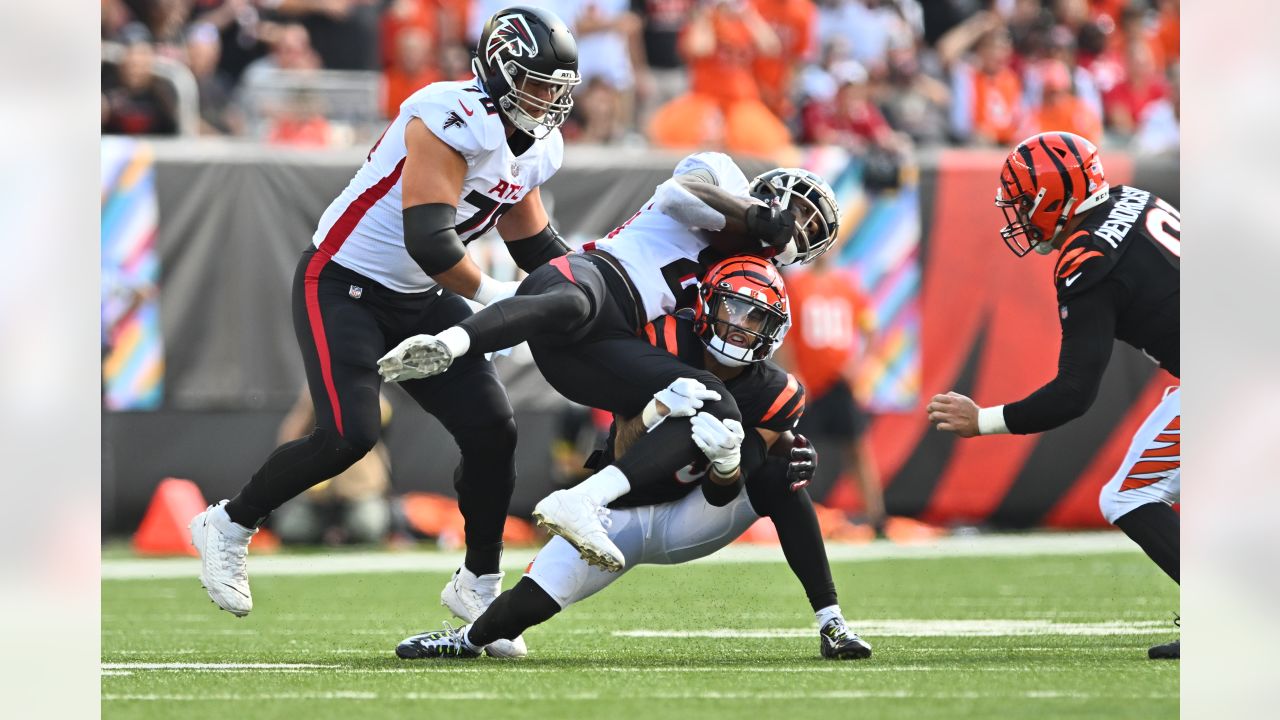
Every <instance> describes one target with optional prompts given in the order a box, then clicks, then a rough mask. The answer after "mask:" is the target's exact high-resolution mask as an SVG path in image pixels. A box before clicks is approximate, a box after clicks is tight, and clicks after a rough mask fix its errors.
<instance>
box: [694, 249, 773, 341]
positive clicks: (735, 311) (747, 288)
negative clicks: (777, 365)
mask: <svg viewBox="0 0 1280 720" xmlns="http://www.w3.org/2000/svg"><path fill="white" fill-rule="evenodd" d="M790 327H791V308H790V305H789V304H788V302H787V287H786V285H784V284H783V283H782V276H781V275H779V274H778V270H777V269H776V268H775V267H774V266H773V263H771V262H769V261H768V260H765V259H763V258H759V257H756V256H754V255H735V256H734V257H730V258H726V259H724V260H721V261H720V262H718V263H716V264H715V265H712V266H711V268H710V269H709V270H707V274H706V275H704V276H703V278H702V282H701V283H700V284H699V286H698V302H697V303H696V304H695V306H694V310H693V329H694V332H696V333H697V334H698V338H699V339H700V340H702V344H703V345H705V346H706V347H707V350H709V351H710V352H711V354H712V355H713V356H714V357H715V358H716V360H718V361H719V362H721V363H723V364H725V365H729V366H732V367H741V366H744V365H749V364H751V363H753V362H759V361H761V360H764V359H766V358H768V357H769V356H771V355H773V353H774V351H775V350H777V349H778V347H779V346H780V345H782V338H783V337H785V336H786V334H787V330H788V329H790Z"/></svg>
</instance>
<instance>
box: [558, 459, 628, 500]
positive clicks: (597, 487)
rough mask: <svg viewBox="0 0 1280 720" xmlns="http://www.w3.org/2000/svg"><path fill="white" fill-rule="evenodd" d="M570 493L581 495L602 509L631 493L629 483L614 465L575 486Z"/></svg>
mask: <svg viewBox="0 0 1280 720" xmlns="http://www.w3.org/2000/svg"><path fill="white" fill-rule="evenodd" d="M572 492H576V493H583V494H585V495H586V496H587V497H589V498H591V499H592V500H594V501H595V502H596V504H597V505H599V506H600V507H604V506H605V505H608V504H609V503H611V502H613V501H614V500H617V499H618V498H620V497H622V496H623V495H626V494H627V493H629V492H631V481H630V480H628V479H627V476H626V475H623V474H622V471H621V470H619V469H618V468H617V466H615V465H610V466H609V467H607V468H605V469H603V470H601V471H600V472H598V473H596V474H595V475H592V476H591V477H589V478H587V479H586V480H583V481H582V482H581V483H579V484H578V485H577V486H575V487H574V488H573V490H572Z"/></svg>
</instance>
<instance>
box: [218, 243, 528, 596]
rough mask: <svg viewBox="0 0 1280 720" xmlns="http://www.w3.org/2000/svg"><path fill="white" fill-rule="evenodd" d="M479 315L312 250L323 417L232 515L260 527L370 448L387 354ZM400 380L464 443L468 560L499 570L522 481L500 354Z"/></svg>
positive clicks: (301, 290)
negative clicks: (398, 288) (496, 360)
mask: <svg viewBox="0 0 1280 720" xmlns="http://www.w3.org/2000/svg"><path fill="white" fill-rule="evenodd" d="M470 314H471V309H470V307H469V306H468V305H467V303H466V302H465V301H464V300H463V299H462V298H460V297H458V296H457V295H454V294H453V293H450V292H449V291H447V290H443V289H442V288H441V289H437V290H432V291H429V292H426V293H414V294H407V293H399V292H395V291H393V290H390V289H388V288H386V287H384V286H382V285H380V284H378V283H377V282H375V281H373V280H371V279H369V278H367V277H365V276H363V275H361V274H359V273H356V272H354V271H351V270H348V269H347V268H345V267H343V266H341V265H339V264H338V263H337V262H334V261H333V260H332V259H331V258H330V257H329V256H328V255H325V254H323V253H318V252H316V251H315V250H314V249H308V250H307V251H306V252H304V253H303V255H302V259H301V261H300V262H299V263H298V269H297V272H296V274H295V276H294V281H293V324H294V330H295V332H296V333H297V339H298V347H299V348H300V349H301V351H302V358H303V363H304V364H305V366H306V373H307V384H308V387H309V388H310V391H311V400H312V402H313V403H314V404H315V413H316V427H315V430H313V431H312V433H311V434H310V435H308V436H306V437H304V438H302V439H300V440H295V441H293V442H290V443H286V444H284V445H281V446H280V447H278V448H276V450H275V452H273V453H272V454H271V456H270V457H268V458H267V461H266V462H265V463H264V464H263V465H262V467H261V469H259V470H258V472H257V473H255V474H254V476H253V478H252V479H251V480H250V481H249V483H248V484H247V485H246V486H245V487H244V488H243V489H242V490H241V491H240V494H239V495H237V496H236V497H235V498H234V499H233V500H232V501H231V503H229V504H228V507H227V512H228V513H229V514H230V515H231V518H232V520H234V521H236V522H237V523H240V524H241V525H245V526H253V525H254V524H256V523H258V522H261V520H262V519H263V518H265V517H266V516H267V515H268V514H269V513H270V512H271V511H273V510H275V509H276V508H278V507H280V506H281V505H282V504H284V503H285V502H286V501H288V500H289V499H291V498H293V497H296V496H297V495H299V494H301V493H302V492H304V491H305V490H307V489H308V488H310V487H312V486H314V485H317V484H319V483H321V482H323V481H325V480H327V479H329V478H331V477H333V476H335V475H337V474H339V473H341V472H342V471H343V470H346V469H347V468H348V467H350V466H351V465H352V464H353V463H355V462H356V461H357V460H359V459H360V458H361V457H363V456H364V454H365V453H367V452H369V450H370V449H372V448H373V446H374V443H376V442H377V440H378V436H379V434H380V432H381V408H380V406H379V402H378V392H379V388H380V386H381V383H382V378H381V377H380V376H379V375H378V370H377V361H378V358H380V357H382V356H383V355H384V354H386V353H387V352H388V351H389V350H391V349H392V348H393V347H395V346H396V345H398V344H399V343H400V341H402V340H404V339H405V338H407V337H409V336H412V335H417V334H421V333H438V332H440V331H441V330H443V329H445V328H447V327H450V326H452V325H455V324H457V323H458V322H460V321H461V320H463V319H464V318H466V317H467V316H469V315H470ZM400 386H401V387H403V388H404V390H405V391H406V392H408V393H409V395H410V396H411V397H412V398H413V399H414V400H415V401H416V402H417V403H418V404H419V405H421V406H422V409H424V410H426V411H427V412H429V413H431V414H432V415H434V416H435V417H436V419H437V420H439V421H440V423H441V424H442V425H444V427H445V429H446V430H448V431H449V433H450V434H451V435H453V439H454V441H455V442H456V443H457V444H458V449H459V450H460V451H461V454H462V463H461V465H460V466H459V468H458V469H457V471H456V472H455V473H454V488H455V489H456V491H457V494H458V505H459V507H460V509H461V511H462V515H463V517H464V518H465V520H466V525H465V535H466V541H467V548H468V552H467V567H468V569H470V570H471V571H472V572H474V573H477V574H485V573H491V572H497V570H498V557H499V555H500V554H501V549H502V531H503V527H504V525H505V523H506V515H507V506H508V505H509V503H510V501H511V492H512V489H513V488H514V485H515V446H516V428H515V421H514V419H513V417H512V411H511V403H510V401H509V400H508V399H507V393H506V390H505V389H504V388H503V387H502V383H501V382H499V380H498V376H497V373H496V372H495V371H494V368H493V365H492V363H489V362H487V361H485V360H483V359H482V358H480V357H465V358H460V359H459V360H458V361H457V362H455V363H454V364H453V366H452V367H450V368H449V370H448V371H447V372H445V373H443V374H441V375H438V376H436V377H432V378H426V379H422V380H411V381H407V382H403V383H400ZM423 470H426V469H425V468H424V469H423Z"/></svg>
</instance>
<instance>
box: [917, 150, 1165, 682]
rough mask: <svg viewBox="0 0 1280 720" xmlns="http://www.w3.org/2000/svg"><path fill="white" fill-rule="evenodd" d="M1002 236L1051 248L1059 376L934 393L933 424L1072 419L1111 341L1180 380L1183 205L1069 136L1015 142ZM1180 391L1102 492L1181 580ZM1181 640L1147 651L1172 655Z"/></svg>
mask: <svg viewBox="0 0 1280 720" xmlns="http://www.w3.org/2000/svg"><path fill="white" fill-rule="evenodd" d="M996 206H997V207H999V208H1000V209H1002V210H1003V211H1004V213H1005V218H1006V219H1007V220H1008V225H1006V226H1005V227H1004V229H1003V230H1001V231H1000V234H1001V236H1003V237H1004V241H1005V244H1007V245H1008V246H1009V249H1010V250H1012V251H1013V252H1014V254H1015V255H1018V256H1019V257H1021V256H1023V255H1026V254H1027V253H1028V252H1030V251H1032V250H1035V251H1036V252H1037V253H1039V254H1041V255H1048V254H1051V253H1053V252H1054V251H1055V250H1056V251H1058V257H1057V260H1056V262H1055V264H1054V273H1053V278H1054V285H1055V287H1056V288H1057V291H1058V318H1059V319H1060V321H1061V323H1062V347H1061V350H1060V351H1059V355H1058V375H1057V377H1055V378H1054V379H1053V380H1051V381H1050V382H1049V383H1048V384H1047V385H1045V386H1044V387H1042V388H1040V389H1039V390H1037V391H1035V392H1034V393H1032V394H1031V395H1029V396H1028V397H1026V398H1024V399H1022V400H1019V401H1018V402H1014V403H1009V404H1007V405H996V406H994V407H978V405H977V404H976V403H974V402H973V401H972V400H970V399H969V398H967V397H965V396H963V395H960V394H958V393H954V392H951V393H947V394H946V395H935V396H934V397H933V399H932V401H930V403H929V406H928V413H929V419H930V420H931V421H932V422H933V423H934V424H935V425H936V426H937V428H938V429H939V430H948V431H950V432H953V433H955V434H957V435H959V436H961V437H973V436H975V435H991V434H995V433H1009V432H1012V433H1018V434H1026V433H1039V432H1044V431H1046V430H1051V429H1053V428H1055V427H1058V426H1059V425H1062V424H1064V423H1067V422H1070V421H1071V420H1074V419H1076V418H1078V417H1080V416H1081V415H1083V414H1084V413H1085V411H1086V410H1088V409H1089V406H1090V405H1091V404H1093V399H1094V398H1095V397H1096V396H1097V394H1098V386H1099V384H1100V383H1101V381H1102V373H1103V371H1104V370H1106V367H1107V361H1108V360H1110V358H1111V346H1112V344H1113V342H1114V340H1122V341H1124V342H1126V343H1128V344H1130V345H1132V346H1133V347H1135V348H1138V349H1139V350H1142V351H1143V352H1145V353H1146V354H1147V356H1148V357H1150V358H1151V359H1152V360H1154V361H1155V362H1156V363H1158V364H1159V365H1160V367H1162V368H1164V369H1165V370H1168V371H1169V373H1170V374H1172V375H1173V376H1174V377H1178V372H1179V361H1178V336H1179V332H1178V318H1179V310H1178V292H1179V290H1178V289H1179V282H1178V263H1179V257H1180V255H1181V250H1182V246H1181V242H1182V241H1181V221H1180V219H1179V215H1178V210H1177V208H1175V207H1173V206H1172V205H1170V204H1169V203H1167V202H1165V201H1164V200H1162V199H1160V198H1158V197H1156V196H1155V195H1153V194H1152V193H1150V192H1148V191H1146V190H1142V189H1139V188H1136V187H1131V186H1124V185H1122V186H1118V187H1111V186H1110V185H1109V184H1108V183H1107V178H1106V175H1105V173H1104V172H1103V169H1102V161H1101V160H1100V159H1099V158H1098V150H1097V148H1095V147H1094V146H1093V143H1091V142H1089V141H1088V140H1086V139H1084V138H1082V137H1080V136H1079V135H1073V134H1071V133H1066V132H1048V133H1043V134H1040V135H1035V136H1032V137H1030V138H1027V139H1026V140H1023V141H1022V142H1021V143H1019V144H1018V146H1017V147H1016V148H1014V149H1013V152H1011V153H1010V154H1009V157H1008V159H1007V160H1005V163H1004V169H1003V170H1002V172H1001V173H1000V186H999V188H998V189H997V190H996ZM1181 398H1182V396H1181V392H1180V390H1179V387H1178V386H1175V387H1171V388H1169V390H1168V391H1166V392H1165V396H1164V399H1163V400H1161V401H1160V403H1159V404H1158V405H1156V407H1155V409H1154V410H1152V411H1151V414H1150V415H1148V416H1147V419H1146V421H1145V422H1143V423H1142V426H1141V427H1140V428H1138V432H1137V433H1136V434H1135V435H1134V436H1133V441H1132V443H1131V444H1130V445H1129V451H1128V453H1127V454H1126V455H1125V459H1124V462H1123V463H1122V464H1121V465H1120V468H1119V469H1117V470H1116V472H1115V474H1114V475H1113V476H1112V477H1111V480H1110V482H1108V483H1107V484H1106V485H1105V486H1104V487H1103V489H1102V494H1101V497H1100V498H1099V502H1100V505H1101V508H1102V514H1103V516H1104V517H1106V519H1107V521H1108V522H1110V523H1112V524H1114V525H1115V526H1116V527H1118V528H1120V529H1121V530H1123V531H1124V533H1125V534H1126V535H1128V536H1129V537H1130V538H1131V539H1132V540H1133V541H1134V542H1136V543H1137V544H1138V545H1139V546H1141V547H1142V549H1143V550H1144V551H1146V553H1147V555H1149V556H1150V557H1151V559H1152V560H1154V561H1155V563H1156V564H1157V565H1159V566H1160V569H1161V570H1164V571H1165V573H1167V574H1168V575H1169V577H1171V578H1173V581H1174V582H1178V578H1179V573H1178V558H1179V543H1178V528H1179V522H1178V514H1177V513H1176V512H1175V511H1174V510H1173V508H1172V507H1171V506H1172V505H1173V503H1176V502H1178V497H1179V495H1180V492H1181V480H1182V463H1181V443H1180V439H1181V417H1182V409H1181V406H1182V399H1181ZM1180 655H1181V646H1180V641H1178V640H1175V641H1173V642H1171V643H1166V644H1164V645H1157V646H1156V647H1153V648H1151V650H1150V652H1149V656H1150V657H1151V658H1153V659H1156V658H1160V659H1165V658H1167V659H1176V658H1178V657H1179V656H1180Z"/></svg>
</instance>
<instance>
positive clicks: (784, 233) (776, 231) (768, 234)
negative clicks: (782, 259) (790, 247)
mask: <svg viewBox="0 0 1280 720" xmlns="http://www.w3.org/2000/svg"><path fill="white" fill-rule="evenodd" d="M795 234H796V214H795V213H793V212H791V210H790V209H788V208H784V207H782V206H781V205H779V204H778V203H777V201H773V202H770V203H768V204H767V205H751V206H750V207H748V208H747V235H748V236H749V237H753V238H755V239H757V240H759V241H760V245H761V247H767V248H773V249H774V250H776V251H779V252H781V251H782V249H783V248H785V247H786V246H787V243H789V242H791V238H792V237H794V236H795Z"/></svg>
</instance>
